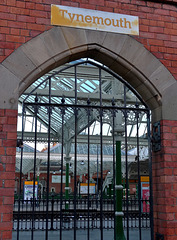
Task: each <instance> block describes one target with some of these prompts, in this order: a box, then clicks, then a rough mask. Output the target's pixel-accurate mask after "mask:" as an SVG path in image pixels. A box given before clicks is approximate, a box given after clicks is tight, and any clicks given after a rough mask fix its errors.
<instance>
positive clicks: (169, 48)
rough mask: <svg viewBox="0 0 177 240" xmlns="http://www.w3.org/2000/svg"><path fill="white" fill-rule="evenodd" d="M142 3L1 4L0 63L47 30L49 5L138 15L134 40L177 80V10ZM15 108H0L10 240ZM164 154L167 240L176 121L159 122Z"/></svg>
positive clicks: (159, 179) (159, 196)
mask: <svg viewBox="0 0 177 240" xmlns="http://www.w3.org/2000/svg"><path fill="white" fill-rule="evenodd" d="M172 2H174V3H176V4H177V0H174V1H170V0H169V1H168V0H166V1H164V3H161V2H159V3H158V2H156V3H155V2H148V1H138V0H120V1H118V2H117V1H113V0H112V1H107V0H88V1H80V0H75V1H59V0H38V1H37V0H30V1H29V0H26V1H20V0H19V1H17V0H1V1H0V62H2V61H3V60H4V59H5V58H6V57H7V56H9V55H10V54H11V53H12V52H13V51H14V50H15V49H17V48H18V47H19V46H20V45H22V44H23V43H25V42H27V41H29V40H30V39H32V38H33V37H35V36H37V35H39V34H41V33H42V32H44V31H47V30H48V29H50V28H51V25H50V4H60V5H67V6H74V7H81V8H86V9H95V10H100V11H108V12H114V13H121V14H128V15H136V16H139V22H140V35H139V36H138V37H137V36H136V37H134V38H135V39H136V40H137V41H139V42H141V43H142V44H143V45H144V46H145V47H146V48H147V49H148V50H149V51H150V52H151V53H152V54H154V55H155V56H156V57H157V58H158V59H159V60H160V61H161V62H162V63H163V64H164V65H165V66H166V67H167V68H168V70H169V71H170V72H171V73H172V75H173V76H174V77H175V78H176V79H177V69H176V67H177V10H176V6H174V5H172V4H166V3H172ZM16 125H17V111H16V110H3V109H2V110H0V139H1V142H0V216H1V221H0V239H11V234H12V233H11V228H12V206H13V202H12V200H13V196H14V188H13V187H12V186H14V185H13V184H14V178H15V172H14V169H15V154H16V138H17V132H16V127H17V126H16ZM161 126H162V128H161V130H162V150H161V152H158V153H155V154H154V155H153V177H154V178H153V183H154V185H153V188H154V219H155V232H160V233H161V234H164V235H165V240H174V239H175V240H176V238H177V230H176V229H177V222H176V221H175V220H176V219H177V207H176V203H177V202H176V198H177V184H176V182H177V177H176V175H177V150H176V146H177V121H166V120H162V121H161Z"/></svg>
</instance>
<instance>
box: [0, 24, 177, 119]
mask: <svg viewBox="0 0 177 240" xmlns="http://www.w3.org/2000/svg"><path fill="white" fill-rule="evenodd" d="M81 57H91V58H93V59H95V60H97V61H99V62H101V63H103V64H105V65H106V66H108V67H109V68H110V69H111V70H113V71H114V72H116V73H118V74H119V75H120V76H122V77H123V78H124V79H126V80H127V81H128V82H129V83H130V84H131V85H132V86H133V87H134V88H135V90H137V92H139V94H140V95H141V96H142V98H143V99H144V101H145V102H146V103H147V105H148V106H149V107H150V109H151V110H152V111H153V120H154V121H156V120H160V119H177V116H175V113H174V109H175V108H176V106H177V100H175V98H174V97H172V96H175V92H176V88H177V83H176V80H175V79H174V78H173V76H172V75H171V73H170V72H169V71H168V70H167V69H166V68H165V66H164V65H163V64H162V63H161V62H160V61H159V60H158V59H157V58H156V57H155V56H153V55H152V54H151V53H150V52H149V51H148V50H147V49H146V48H145V47H144V46H143V45H142V44H141V43H139V42H138V41H136V40H135V39H134V38H133V37H131V36H128V35H123V34H116V33H107V32H100V31H93V30H84V29H76V28H68V27H54V28H52V29H51V30H49V31H47V32H44V33H42V34H41V35H39V36H37V37H35V38H33V39H32V40H30V41H28V42H27V43H25V44H23V45H22V46H21V47H19V48H18V49H16V50H15V51H14V52H13V53H12V54H11V55H10V56H9V57H8V58H6V59H5V60H4V61H3V62H2V64H1V65H0V79H1V83H2V85H3V88H1V90H0V94H1V96H2V97H1V99H0V108H6V109H9V108H10V109H16V108H17V102H18V97H19V96H20V94H21V93H23V91H24V90H25V89H26V88H27V87H28V86H29V85H31V84H32V82H34V81H35V80H36V79H37V78H38V77H40V76H41V75H43V74H44V73H46V72H47V71H49V70H51V69H53V68H55V67H57V66H59V65H62V64H64V63H66V62H69V61H72V60H75V59H78V58H81ZM169 93H170V94H169ZM173 93H174V94H173ZM169 104H170V105H171V108H169V107H168V105H169Z"/></svg>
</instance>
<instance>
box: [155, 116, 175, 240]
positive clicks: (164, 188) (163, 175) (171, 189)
mask: <svg viewBox="0 0 177 240" xmlns="http://www.w3.org/2000/svg"><path fill="white" fill-rule="evenodd" d="M161 144H162V148H161V151H159V152H157V153H154V154H153V187H154V231H155V233H156V232H158V233H160V234H163V235H164V239H165V240H176V239H177V121H169V120H162V121H161Z"/></svg>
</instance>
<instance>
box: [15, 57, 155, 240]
mask: <svg viewBox="0 0 177 240" xmlns="http://www.w3.org/2000/svg"><path fill="white" fill-rule="evenodd" d="M19 101H20V103H21V104H22V137H21V141H22V142H24V141H25V140H26V141H29V140H30V139H32V138H33V141H34V153H33V154H32V155H33V158H34V160H32V159H31V160H30V159H27V157H25V156H23V155H24V154H25V153H23V148H22V150H21V159H20V161H19V162H18V164H16V168H17V169H19V172H20V183H19V185H20V186H24V187H23V188H22V187H21V188H20V189H19V193H18V197H17V201H16V202H15V206H16V209H15V211H14V219H15V221H14V230H15V231H16V232H17V239H20V238H25V236H26V235H25V234H26V232H24V230H26V231H27V230H30V231H31V238H32V239H35V238H39V236H40V237H42V236H43V234H44V233H45V238H46V239H50V231H54V230H57V232H55V235H56V236H55V237H56V238H57V236H58V237H59V236H60V239H64V240H65V239H66V236H65V235H66V231H67V235H69V236H70V238H72V239H75V240H76V239H83V237H84V238H85V239H93V236H96V239H100V240H103V239H105V238H113V239H115V240H117V239H121V240H124V239H131V240H134V239H137V238H138V237H139V239H144V238H146V239H149V240H150V239H153V206H152V186H151V182H152V181H151V179H152V169H151V155H149V153H150V111H149V108H148V107H147V105H146V104H145V103H144V101H143V100H142V99H141V97H140V96H139V94H138V93H137V92H136V91H135V90H134V89H133V88H132V87H131V86H130V85H129V84H128V83H127V82H126V81H125V80H124V79H123V78H121V77H120V76H118V75H117V74H115V73H114V72H112V71H111V70H110V69H109V68H107V67H105V66H103V65H102V64H100V63H97V62H96V61H93V60H84V59H80V60H78V61H74V62H73V63H69V64H67V65H66V66H64V67H60V68H58V69H54V70H53V71H51V72H49V73H47V74H46V75H44V76H42V77H41V78H39V79H38V80H37V81H36V82H35V83H34V84H33V85H31V86H30V88H29V89H27V90H26V91H25V92H24V93H23V94H22V96H21V97H20V100H19ZM30 117H31V118H32V120H31V123H32V124H34V126H33V129H34V130H32V132H30V133H29V132H26V130H25V129H26V127H27V126H26V125H27V122H29V121H30V120H29V118H30ZM39 123H40V124H41V125H40V126H39ZM39 128H40V129H41V128H43V129H44V128H46V129H44V131H39ZM41 134H43V138H45V140H44V141H47V142H48V144H47V148H46V151H44V154H42V153H41V154H39V152H38V151H37V145H38V142H39V141H40V140H39V139H40V138H41ZM140 138H142V140H141V143H140ZM52 142H55V143H57V146H58V151H57V153H58V155H57V158H58V159H56V160H54V159H53V155H52V151H53V147H51V143H52ZM143 147H144V148H146V149H147V154H146V155H144V158H145V159H148V160H149V164H148V165H149V166H148V167H147V170H146V174H145V172H143V171H142V170H143V169H144V168H143V167H141V165H144V162H143V158H142V157H141V156H140V155H141V154H140V150H141V149H142V148H143ZM55 148H56V147H55ZM72 148H73V151H72ZM81 148H82V150H81ZM108 150H109V153H107V151H108ZM132 151H135V152H136V153H134V154H132V153H131V152H132ZM95 156H96V158H97V159H95ZM26 162H28V163H26ZM131 162H134V164H135V165H136V166H135V168H136V169H137V174H136V176H135V177H134V179H131V181H130V179H129V173H128V171H129V165H130V163H131ZM140 162H141V164H140ZM29 163H30V164H29ZM43 166H46V169H45V170H44V167H43ZM54 166H55V169H54V168H53V167H54ZM27 168H28V170H27ZM96 169H97V170H96ZM26 172H28V175H30V179H28V181H26V180H25V181H23V180H22V177H23V178H24V175H25V173H26ZM94 175H96V176H95V177H94ZM40 178H41V179H42V178H45V179H46V182H47V186H46V192H45V194H43V196H41V194H40V191H39V190H38V187H39V182H40ZM142 178H144V179H145V178H146V181H145V180H142ZM72 182H73V184H72ZM132 183H134V185H133V186H134V188H136V190H135V191H134V193H133V194H132V193H131V192H132V191H133V189H132V187H130V185H132ZM57 188H58V190H56V189H57ZM22 193H23V194H22ZM150 193H151V194H150ZM147 229H148V230H147ZM42 230H43V231H44V232H43V233H40V231H42ZM36 231H37V233H36ZM132 233H133V236H132ZM38 234H41V235H38ZM14 236H15V235H14Z"/></svg>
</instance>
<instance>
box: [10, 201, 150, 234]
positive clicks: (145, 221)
mask: <svg viewBox="0 0 177 240" xmlns="http://www.w3.org/2000/svg"><path fill="white" fill-rule="evenodd" d="M18 201H19V200H15V202H14V212H13V220H14V221H13V229H14V230H17V226H18V224H19V230H31V229H32V227H33V230H44V229H46V209H47V201H46V200H45V199H44V200H43V199H41V200H35V201H34V205H33V200H20V204H19V203H18ZM102 201H103V204H102V205H103V206H102V208H103V209H102V216H103V228H104V229H114V204H113V200H112V199H103V200H102ZM139 202H141V209H142V212H141V228H150V219H149V217H150V216H149V200H143V199H141V200H140V201H139V200H138V199H135V198H130V199H129V202H128V211H127V202H126V200H123V209H122V210H123V212H124V216H123V226H124V228H126V227H127V216H126V215H127V212H128V216H129V218H128V219H129V228H139V222H140V221H139ZM66 204H67V205H68V206H69V207H68V209H67V208H66ZM19 205H20V211H18V208H19ZM61 205H62V214H61V211H60V209H61ZM88 209H89V218H90V220H89V221H88ZM33 210H34V211H33ZM32 222H33V224H32ZM76 223H77V226H76V228H77V229H87V228H88V224H89V225H90V226H89V228H90V229H99V228H100V200H97V199H90V200H89V202H88V199H77V200H76ZM60 226H62V229H63V230H67V229H73V228H74V200H73V199H69V200H65V199H62V203H61V202H60V199H54V198H52V199H50V200H49V201H48V229H49V230H58V229H60Z"/></svg>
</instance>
